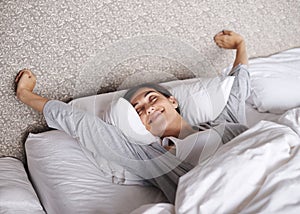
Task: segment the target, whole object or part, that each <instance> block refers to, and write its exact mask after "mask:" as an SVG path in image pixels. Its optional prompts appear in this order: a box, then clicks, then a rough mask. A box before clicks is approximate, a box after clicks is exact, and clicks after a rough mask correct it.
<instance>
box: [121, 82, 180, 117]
mask: <svg viewBox="0 0 300 214" xmlns="http://www.w3.org/2000/svg"><path fill="white" fill-rule="evenodd" d="M141 88H151V89H154V90H155V91H157V92H159V93H160V94H162V95H164V96H165V97H167V98H169V97H171V96H173V95H172V94H171V92H170V91H169V90H168V89H166V88H165V87H163V86H161V85H159V84H156V83H143V84H140V85H137V86H134V87H132V88H130V89H128V90H127V92H126V93H125V94H124V96H123V98H124V99H126V100H127V101H128V102H130V100H131V98H132V96H133V95H134V94H135V93H136V92H137V91H138V90H139V89H141ZM176 111H177V112H178V113H179V114H180V108H179V105H178V107H177V108H176Z"/></svg>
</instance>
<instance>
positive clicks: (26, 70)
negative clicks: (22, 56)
mask: <svg viewBox="0 0 300 214" xmlns="http://www.w3.org/2000/svg"><path fill="white" fill-rule="evenodd" d="M23 74H27V75H28V78H31V76H32V72H31V71H30V70H29V69H26V68H25V69H22V70H21V71H19V73H18V74H17V76H16V79H15V83H17V82H19V81H20V79H21V77H22V76H23Z"/></svg>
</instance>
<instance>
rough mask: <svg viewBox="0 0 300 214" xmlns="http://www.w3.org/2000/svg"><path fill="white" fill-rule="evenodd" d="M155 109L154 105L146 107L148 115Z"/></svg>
mask: <svg viewBox="0 0 300 214" xmlns="http://www.w3.org/2000/svg"><path fill="white" fill-rule="evenodd" d="M154 111H155V107H154V106H152V105H149V106H148V107H147V109H146V112H147V115H149V114H151V113H152V112H154Z"/></svg>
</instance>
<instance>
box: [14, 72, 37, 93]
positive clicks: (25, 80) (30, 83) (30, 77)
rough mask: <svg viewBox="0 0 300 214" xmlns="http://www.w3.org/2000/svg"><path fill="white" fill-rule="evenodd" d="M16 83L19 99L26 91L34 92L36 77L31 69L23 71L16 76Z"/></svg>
mask: <svg viewBox="0 0 300 214" xmlns="http://www.w3.org/2000/svg"><path fill="white" fill-rule="evenodd" d="M15 83H16V84H17V86H16V93H17V96H18V97H19V95H20V93H22V91H24V90H26V91H30V92H32V91H33V89H34V87H35V85H36V76H35V75H34V74H33V73H32V72H31V71H30V70H29V69H22V70H21V71H20V72H19V73H18V75H17V76H16V79H15Z"/></svg>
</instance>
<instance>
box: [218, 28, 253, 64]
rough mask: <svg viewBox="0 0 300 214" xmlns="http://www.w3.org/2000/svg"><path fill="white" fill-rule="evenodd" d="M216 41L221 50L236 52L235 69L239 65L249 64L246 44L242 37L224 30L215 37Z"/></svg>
mask: <svg viewBox="0 0 300 214" xmlns="http://www.w3.org/2000/svg"><path fill="white" fill-rule="evenodd" d="M214 40H215V42H216V44H217V45H218V46H219V47H220V48H225V49H235V50H236V57H235V61H234V63H233V67H235V66H237V65H238V64H244V65H247V64H248V56H247V50H246V44H245V40H244V38H243V37H242V36H241V35H239V34H237V33H235V32H233V31H229V30H223V31H221V32H220V33H218V34H217V35H215V37H214Z"/></svg>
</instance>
